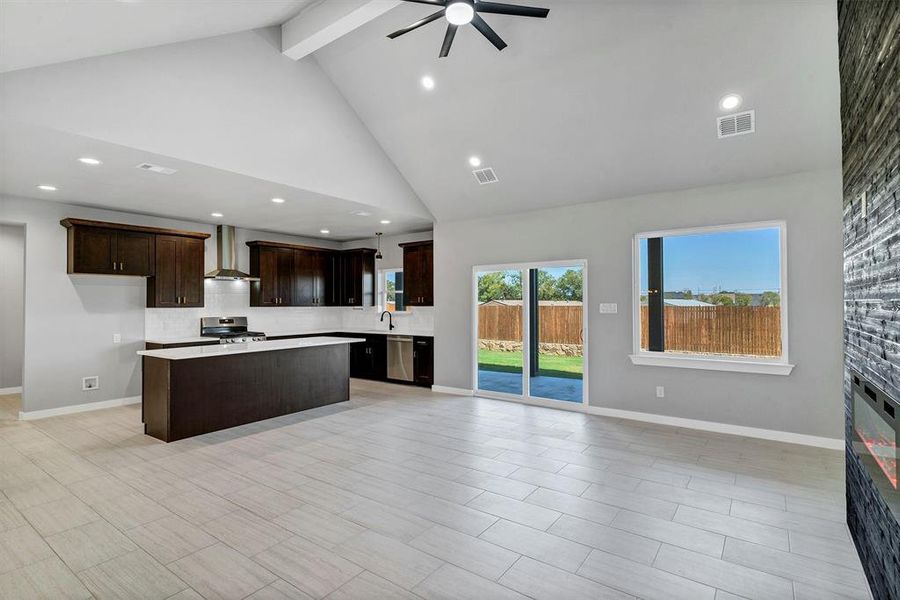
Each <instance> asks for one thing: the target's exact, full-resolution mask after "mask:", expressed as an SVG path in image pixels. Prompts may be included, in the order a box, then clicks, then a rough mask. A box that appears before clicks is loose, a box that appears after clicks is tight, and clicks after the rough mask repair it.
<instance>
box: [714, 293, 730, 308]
mask: <svg viewBox="0 0 900 600" xmlns="http://www.w3.org/2000/svg"><path fill="white" fill-rule="evenodd" d="M709 301H710V302H712V303H713V304H718V305H719V306H734V299H733V298H732V297H731V294H723V293H721V292H720V293H718V294H713V295H712V296H710V298H709Z"/></svg>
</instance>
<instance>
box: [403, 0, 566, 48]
mask: <svg viewBox="0 0 900 600" xmlns="http://www.w3.org/2000/svg"><path fill="white" fill-rule="evenodd" d="M406 2H415V3H417V4H431V5H432V6H440V7H441V10H439V11H437V12H436V13H434V14H431V15H428V16H427V17H425V18H424V19H420V20H418V21H416V22H415V23H413V24H412V25H409V26H408V27H404V28H403V29H400V30H398V31H395V32H394V33H392V34H390V35H389V36H388V37H389V38H391V39H392V40H393V39H395V38H398V37H400V36H401V35H403V34H404V33H409V32H410V31H413V30H414V29H418V28H419V27H422V26H423V25H428V24H429V23H431V22H432V21H437V20H438V19H440V18H441V17H444V18H446V19H447V23H448V24H447V33H445V34H444V43H443V44H442V45H441V53H440V55H439V56H440V58H444V57H445V56H447V55H448V54H450V46H451V45H453V38H454V37H456V30H457V29H458V28H459V27H460V25H467V24H469V23H471V24H472V25H473V26H474V27H475V29H477V30H478V31H480V32H481V34H482V35H483V36H484V37H486V38H487V39H488V41H490V42H491V43H492V44H493V45H494V46H495V47H496V48H497V50H503V49H504V48H506V42H504V41H503V39H502V38H501V37H500V36H499V35H497V32H496V31H494V30H493V29H491V26H490V25H488V24H487V23H486V22H485V21H484V19H482V18H481V15H480V14H479V13H492V14H496V15H513V16H516V17H537V18H539V19H545V18H546V17H547V15H548V14H550V9H547V8H533V7H531V6H519V5H517V4H501V3H499V2H485V1H482V0H406Z"/></svg>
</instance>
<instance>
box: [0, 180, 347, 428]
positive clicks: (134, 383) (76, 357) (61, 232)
mask: <svg viewBox="0 0 900 600" xmlns="http://www.w3.org/2000/svg"><path fill="white" fill-rule="evenodd" d="M65 217H78V218H85V219H97V220H102V221H112V222H118V223H133V224H138V225H151V226H160V227H174V228H178V229H187V230H191V231H200V232H206V233H210V234H212V237H210V238H209V239H208V240H207V242H206V269H207V270H211V269H212V268H213V267H214V266H215V262H216V249H215V237H214V236H215V229H214V227H212V226H210V225H207V224H201V223H187V222H182V221H173V220H170V219H159V218H154V217H147V216H142V215H135V214H129V213H120V212H114V211H105V210H97V209H91V208H84V207H77V206H71V205H66V204H62V203H57V202H48V201H43V200H36V199H26V198H12V197H0V221H3V222H7V223H23V224H24V225H25V229H26V236H25V273H26V278H25V352H24V370H23V387H24V393H23V398H22V403H23V410H24V411H35V410H43V409H50V408H58V407H63V406H71V405H76V404H83V403H87V402H95V401H102V400H113V399H119V398H127V397H131V396H137V395H140V393H141V368H140V361H139V360H138V356H137V355H136V354H135V353H136V352H137V351H138V350H140V349H142V348H143V343H144V335H145V330H144V327H145V312H147V311H149V310H151V309H146V308H145V306H146V280H145V279H144V278H142V277H110V276H100V275H67V274H66V230H65V228H63V227H62V226H61V225H60V224H59V221H60V219H63V218H65ZM252 239H265V240H272V241H285V242H290V243H297V244H308V245H315V246H320V247H331V248H337V247H339V246H340V244H339V243H337V242H324V241H321V240H309V239H304V238H295V237H291V236H285V235H278V234H271V233H263V232H255V231H246V230H240V229H238V231H237V235H236V240H237V247H238V266H239V268H240V269H243V270H245V271H246V270H248V269H249V250H248V248H247V246H246V244H245V243H244V242H246V241H247V240H252ZM246 298H247V304H248V305H249V292H247V296H246ZM159 310H162V309H159ZM169 310H170V311H171V312H170V313H169V314H171V315H178V314H179V313H180V311H184V310H193V309H169ZM184 314H188V313H184ZM322 314H323V316H324V313H322ZM190 319H191V321H192V322H193V323H197V322H198V321H197V320H196V319H199V316H198V315H190ZM194 327H195V328H194V329H193V331H192V332H191V333H190V335H196V325H195V326H194ZM114 333H118V334H120V335H121V336H122V342H121V343H120V344H113V343H112V336H113V334H114ZM89 375H99V376H100V388H99V389H97V390H93V391H89V392H83V391H82V390H81V378H82V377H85V376H89Z"/></svg>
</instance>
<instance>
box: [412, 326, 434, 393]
mask: <svg viewBox="0 0 900 600" xmlns="http://www.w3.org/2000/svg"><path fill="white" fill-rule="evenodd" d="M413 380H414V381H415V382H416V385H429V386H430V385H434V338H433V337H424V336H415V337H414V338H413Z"/></svg>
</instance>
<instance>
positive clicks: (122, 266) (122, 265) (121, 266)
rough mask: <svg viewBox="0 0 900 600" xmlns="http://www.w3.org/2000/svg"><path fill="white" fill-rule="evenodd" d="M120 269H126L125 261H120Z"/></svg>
mask: <svg viewBox="0 0 900 600" xmlns="http://www.w3.org/2000/svg"><path fill="white" fill-rule="evenodd" d="M119 270H120V271H124V270H125V263H123V262H120V263H119Z"/></svg>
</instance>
